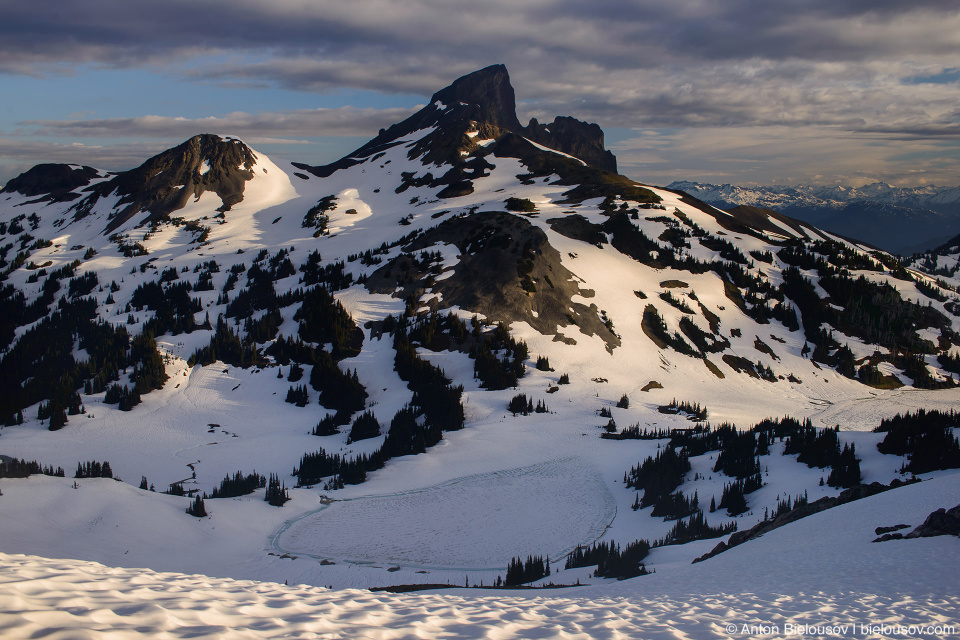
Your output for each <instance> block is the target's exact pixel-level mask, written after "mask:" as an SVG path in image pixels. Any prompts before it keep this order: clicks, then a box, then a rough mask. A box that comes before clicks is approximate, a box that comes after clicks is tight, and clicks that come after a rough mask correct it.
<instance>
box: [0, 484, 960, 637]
mask: <svg viewBox="0 0 960 640" xmlns="http://www.w3.org/2000/svg"><path fill="white" fill-rule="evenodd" d="M958 489H960V474H950V475H944V476H941V477H939V478H934V479H931V480H927V481H924V482H923V483H920V484H917V485H912V486H908V487H903V488H900V489H896V490H893V491H890V492H887V493H884V494H880V495H877V496H873V497H871V498H867V499H865V500H861V501H858V502H853V503H849V504H847V505H844V506H841V507H838V508H835V509H831V510H828V511H825V512H822V513H819V514H816V515H814V516H811V517H809V518H806V519H803V520H801V521H798V522H796V523H794V524H792V525H789V526H787V527H783V528H781V529H778V530H775V531H773V532H770V533H769V534H767V535H765V536H763V537H762V538H760V539H759V540H756V541H753V542H749V543H746V544H744V545H742V546H740V547H736V548H734V549H732V550H730V551H728V552H726V553H723V554H721V555H719V556H717V557H715V558H713V559H711V560H708V561H706V562H703V563H700V564H696V565H686V566H685V567H678V568H677V569H676V570H674V571H669V572H667V571H665V572H662V573H656V574H653V575H650V576H645V577H641V578H637V579H633V580H628V581H624V582H621V583H614V584H606V585H601V586H592V587H582V588H571V589H565V590H557V591H525V592H524V591H519V592H518V591H513V592H509V591H508V592H502V591H498V592H493V591H483V590H460V591H449V592H430V593H415V594H403V595H392V594H385V593H373V592H370V591H363V590H355V589H349V590H340V591H332V590H327V589H323V588H318V587H309V586H289V587H288V586H284V585H278V584H275V583H269V582H254V581H247V580H234V579H223V578H211V577H206V576H198V575H192V576H191V575H184V574H176V573H155V572H153V571H147V570H138V569H126V568H124V569H120V568H108V567H105V566H103V565H100V564H95V563H91V562H82V561H77V560H49V559H44V558H39V557H35V556H23V555H7V554H0V567H2V568H0V636H2V637H4V638H27V637H45V638H71V639H72V638H131V637H156V638H188V637H189V638H231V639H233V638H377V639H388V638H465V639H468V638H499V639H508V638H568V639H570V638H584V639H587V638H590V639H592V638H709V637H735V638H745V637H757V636H766V637H790V636H795V637H800V636H814V637H826V636H830V637H835V636H840V637H857V638H883V637H915V638H917V637H924V638H934V637H949V636H951V635H956V634H958V633H960V615H958V613H957V612H958V611H960V595H958V594H960V574H958V572H957V571H956V567H957V566H958V561H960V539H957V538H956V537H946V536H944V537H938V538H925V539H916V540H900V541H890V542H885V543H879V544H872V543H871V542H870V540H872V539H873V537H874V532H873V529H874V528H875V527H876V526H879V525H891V524H898V523H901V522H903V523H909V524H910V525H912V526H915V525H917V524H920V523H921V522H922V521H923V519H924V518H925V517H926V515H927V514H928V513H930V511H932V510H934V509H936V508H938V507H940V506H953V504H955V503H956V502H958V501H960V490H958ZM948 503H949V504H948ZM744 625H746V626H744ZM808 625H809V626H808Z"/></svg>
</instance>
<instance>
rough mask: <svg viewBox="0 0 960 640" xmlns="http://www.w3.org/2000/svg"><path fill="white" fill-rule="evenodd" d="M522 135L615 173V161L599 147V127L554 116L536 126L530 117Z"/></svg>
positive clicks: (601, 133)
mask: <svg viewBox="0 0 960 640" xmlns="http://www.w3.org/2000/svg"><path fill="white" fill-rule="evenodd" d="M523 135H524V136H526V137H527V138H529V139H531V140H533V141H534V142H536V143H537V144H542V145H543V146H545V147H550V148H551V149H556V150H557V151H562V152H563V153H568V154H570V155H571V156H575V157H577V158H580V159H581V160H583V161H584V162H586V163H587V164H590V165H593V166H594V167H597V168H598V169H603V170H605V171H610V172H612V173H616V172H617V158H616V156H614V155H613V154H612V153H611V152H610V151H607V149H606V148H605V147H604V146H603V129H601V128H600V126H599V125H596V124H592V123H589V122H581V121H580V120H577V119H576V118H570V117H568V116H558V117H557V118H555V119H554V121H553V123H551V124H540V123H539V122H537V120H536V118H533V119H531V120H530V124H529V125H527V127H526V128H525V129H524V130H523Z"/></svg>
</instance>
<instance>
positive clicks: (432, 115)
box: [296, 64, 617, 194]
mask: <svg viewBox="0 0 960 640" xmlns="http://www.w3.org/2000/svg"><path fill="white" fill-rule="evenodd" d="M427 129H433V130H432V131H431V132H430V133H429V134H427V135H423V136H420V137H418V138H417V139H416V140H415V141H414V142H415V144H414V145H413V146H412V147H411V149H410V152H409V154H408V155H409V157H410V158H419V159H420V160H421V161H422V162H423V163H424V164H425V165H430V164H432V165H437V166H439V165H444V164H447V165H451V166H453V167H455V168H457V167H463V166H464V165H467V164H469V163H470V162H471V158H473V157H475V156H477V155H483V154H484V153H485V152H484V151H483V149H482V147H479V146H478V145H477V142H478V141H480V140H490V139H499V138H501V137H502V136H504V135H507V134H516V135H521V136H524V137H528V138H530V139H531V140H534V141H535V142H537V144H541V145H543V146H545V147H549V148H551V149H556V150H557V151H561V152H563V153H566V154H569V155H572V156H576V157H578V158H581V159H583V160H584V161H585V162H587V163H588V164H590V165H592V166H594V167H596V168H599V169H604V170H606V171H611V172H616V166H617V161H616V158H615V157H614V156H613V154H612V153H610V152H609V151H606V150H605V149H604V148H603V131H602V130H601V129H600V127H599V126H597V125H595V124H588V123H585V122H580V121H579V120H576V119H574V118H557V119H556V120H555V121H554V122H553V124H550V125H540V124H539V123H537V122H536V120H533V121H531V123H530V125H529V126H528V127H524V126H523V125H521V124H520V121H519V120H518V119H517V111H516V96H515V94H514V90H513V85H511V84H510V75H509V73H507V68H506V67H505V66H504V65H502V64H497V65H492V66H489V67H486V68H485V69H480V70H479V71H474V72H473V73H470V74H467V75H465V76H463V77H461V78H458V79H457V80H455V81H454V82H453V84H451V85H450V86H448V87H446V88H444V89H441V90H440V91H437V92H436V93H435V94H433V96H432V98H431V99H430V104H428V105H427V106H425V107H424V108H422V109H421V110H420V111H418V112H417V113H415V114H413V115H412V116H410V117H409V118H407V119H406V120H404V121H403V122H400V123H398V124H395V125H393V126H391V127H389V128H387V129H381V130H380V133H379V135H377V137H376V138H374V139H373V140H371V141H370V142H368V143H367V144H365V145H364V146H362V147H360V148H359V149H357V150H356V151H354V152H353V153H351V154H350V155H349V156H347V157H345V158H342V159H341V160H338V161H337V162H334V163H332V164H329V165H326V166H323V167H311V166H309V165H301V164H297V165H296V166H297V167H298V168H301V169H303V170H305V171H309V172H310V173H312V174H314V175H316V176H319V177H326V176H329V175H331V174H332V173H333V172H334V171H338V170H340V169H344V168H347V167H350V166H352V165H355V164H358V163H360V162H363V161H365V160H366V159H367V158H371V157H376V155H377V154H379V153H380V152H382V151H384V150H386V149H389V148H390V147H393V146H396V145H398V144H400V143H401V141H402V140H404V139H408V140H409V136H410V135H411V134H413V133H415V132H418V131H424V130H427ZM541 152H542V151H541ZM451 179H452V178H451ZM450 184H452V182H451V180H446V181H437V186H440V185H450ZM453 191H454V192H456V193H457V194H462V193H464V192H466V193H469V191H468V190H467V191H465V190H464V189H463V188H457V189H454V190H453Z"/></svg>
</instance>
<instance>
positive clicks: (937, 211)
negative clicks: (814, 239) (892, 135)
mask: <svg viewBox="0 0 960 640" xmlns="http://www.w3.org/2000/svg"><path fill="white" fill-rule="evenodd" d="M667 188H669V189H676V190H680V191H684V192H686V193H689V194H690V195H692V196H694V197H696V198H698V199H700V200H703V201H704V202H707V203H709V204H711V205H713V206H716V207H719V208H721V209H729V208H731V207H736V206H739V205H749V206H755V207H762V208H767V209H774V210H776V211H779V212H781V213H784V214H786V215H789V216H792V217H794V218H798V219H800V220H803V221H805V222H809V223H811V224H814V225H816V226H818V227H820V228H822V229H826V230H828V231H832V232H834V233H838V234H840V235H842V236H846V237H853V238H857V239H858V240H862V241H864V242H867V243H869V244H871V245H873V246H876V247H880V248H882V249H885V250H887V251H893V252H896V253H899V254H902V255H910V254H911V253H914V252H917V251H922V250H925V249H929V248H931V247H935V246H937V245H939V244H941V243H942V242H944V241H945V240H946V239H947V238H949V237H951V236H952V235H955V234H956V233H957V232H958V231H960V187H937V186H933V185H927V186H922V187H911V188H905V187H895V186H893V185H889V184H886V183H882V182H876V183H873V184H869V185H864V186H862V187H857V188H853V187H844V186H840V185H837V186H832V187H829V186H810V185H805V186H804V185H801V186H795V187H790V186H785V185H773V186H760V187H742V186H736V185H731V184H723V185H716V184H704V183H699V182H692V181H688V180H682V181H676V182H673V183H671V184H669V185H668V186H667Z"/></svg>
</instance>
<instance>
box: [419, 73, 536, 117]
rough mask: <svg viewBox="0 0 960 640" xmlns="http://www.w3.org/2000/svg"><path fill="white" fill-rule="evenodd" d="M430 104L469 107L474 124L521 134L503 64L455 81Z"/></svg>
mask: <svg viewBox="0 0 960 640" xmlns="http://www.w3.org/2000/svg"><path fill="white" fill-rule="evenodd" d="M430 102H441V103H443V104H444V105H447V106H453V107H456V106H459V105H461V104H463V105H472V106H473V107H475V110H473V112H474V113H475V114H476V116H477V117H476V118H473V119H474V120H476V121H477V122H481V123H483V124H488V125H491V126H494V127H497V128H500V129H504V130H506V131H515V132H516V131H520V130H521V129H522V128H523V127H521V126H520V121H519V120H518V119H517V101H516V96H515V94H514V91H513V85H511V84H510V74H508V73H507V68H506V67H505V66H503V65H502V64H495V65H491V66H489V67H487V68H485V69H480V70H479V71H474V72H473V73H470V74H467V75H465V76H463V77H461V78H457V79H456V80H454V82H453V84H451V85H450V86H449V87H447V88H445V89H441V90H440V91H437V92H436V93H435V94H433V98H431V99H430Z"/></svg>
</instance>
